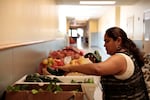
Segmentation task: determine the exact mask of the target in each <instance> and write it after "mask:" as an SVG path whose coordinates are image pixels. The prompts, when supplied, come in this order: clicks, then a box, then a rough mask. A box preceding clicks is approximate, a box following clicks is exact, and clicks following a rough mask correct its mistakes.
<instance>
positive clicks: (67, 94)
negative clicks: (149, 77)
mask: <svg viewBox="0 0 150 100" xmlns="http://www.w3.org/2000/svg"><path fill="white" fill-rule="evenodd" d="M18 86H19V87H22V88H24V87H26V88H25V89H21V88H20V89H21V90H19V91H8V90H7V91H6V94H5V100H84V92H83V91H82V88H81V85H67V84H65V85H64V84H63V85H59V86H60V87H61V89H62V90H61V91H52V90H47V87H48V86H49V85H48V84H44V85H42V86H39V85H38V84H15V85H14V87H18ZM35 90H38V92H37V91H35Z"/></svg>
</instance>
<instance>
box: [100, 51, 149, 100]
mask: <svg viewBox="0 0 150 100" xmlns="http://www.w3.org/2000/svg"><path fill="white" fill-rule="evenodd" d="M125 54H127V55H128V56H129V57H130V58H131V59H132V61H133V62H134V66H135V70H134V73H133V75H132V76H131V77H130V78H128V79H126V80H120V79H117V78H115V77H114V76H113V75H106V76H101V84H102V88H103V100H149V97H148V92H147V88H146V84H145V81H144V77H143V73H142V70H141V68H140V67H139V66H138V64H137V63H136V60H135V58H134V57H133V55H131V54H129V53H125Z"/></svg>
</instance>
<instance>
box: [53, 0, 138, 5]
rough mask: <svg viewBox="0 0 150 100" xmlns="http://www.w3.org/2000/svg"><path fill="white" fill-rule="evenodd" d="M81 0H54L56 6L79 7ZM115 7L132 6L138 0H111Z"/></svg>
mask: <svg viewBox="0 0 150 100" xmlns="http://www.w3.org/2000/svg"><path fill="white" fill-rule="evenodd" d="M80 1H81V0H56V3H57V4H58V5H79V2H80ZM82 1H112V0H82ZM113 1H116V5H132V4H134V3H136V2H137V1H139V0H113Z"/></svg>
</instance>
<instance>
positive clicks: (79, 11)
mask: <svg viewBox="0 0 150 100" xmlns="http://www.w3.org/2000/svg"><path fill="white" fill-rule="evenodd" d="M79 1H80V0H56V4H57V5H58V7H59V14H60V16H66V17H68V18H75V19H78V20H87V19H89V18H99V17H100V16H102V15H103V13H104V12H106V11H107V10H109V9H111V8H112V7H113V6H120V5H133V4H135V3H136V2H138V1H139V0H115V1H116V4H115V5H111V6H110V5H92V6H91V5H90V6H89V5H80V4H79ZM86 1H88V0H86ZM91 1H92V0H91ZM94 1H96V0H94ZM98 1H104V0H98ZM105 1H107V0H105Z"/></svg>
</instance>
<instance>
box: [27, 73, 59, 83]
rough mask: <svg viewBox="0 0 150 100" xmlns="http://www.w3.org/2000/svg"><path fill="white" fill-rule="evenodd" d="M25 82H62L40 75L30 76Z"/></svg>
mask: <svg viewBox="0 0 150 100" xmlns="http://www.w3.org/2000/svg"><path fill="white" fill-rule="evenodd" d="M24 81H25V82H61V81H60V80H59V79H58V78H56V77H54V78H51V77H48V76H45V75H40V74H38V73H34V74H28V75H27V76H26V78H25V80H24Z"/></svg>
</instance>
